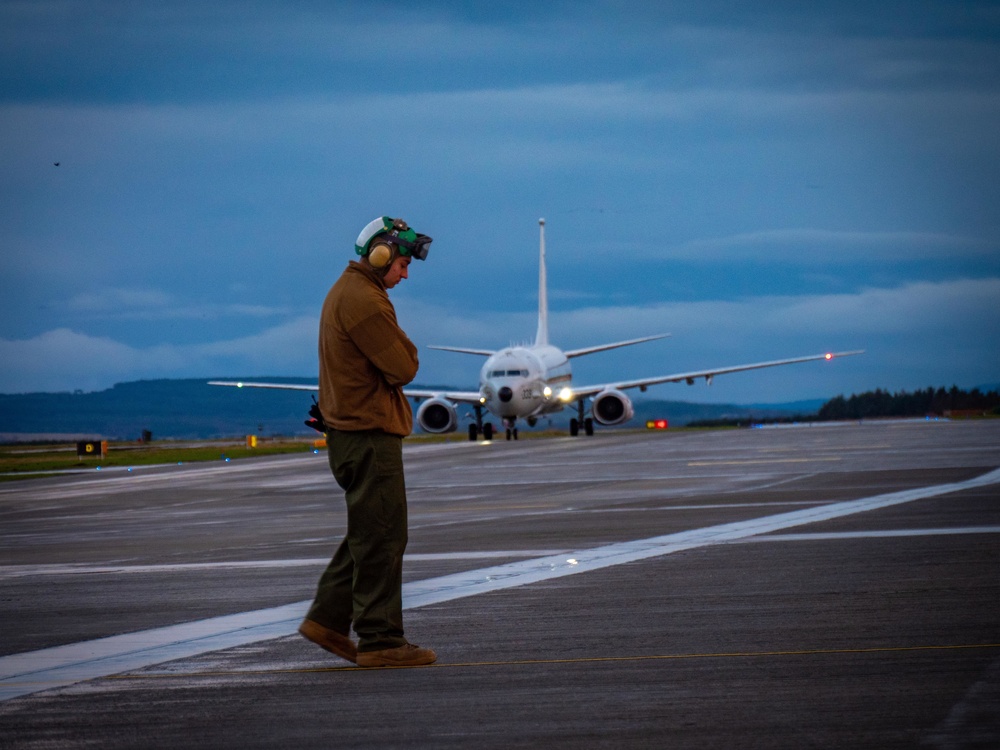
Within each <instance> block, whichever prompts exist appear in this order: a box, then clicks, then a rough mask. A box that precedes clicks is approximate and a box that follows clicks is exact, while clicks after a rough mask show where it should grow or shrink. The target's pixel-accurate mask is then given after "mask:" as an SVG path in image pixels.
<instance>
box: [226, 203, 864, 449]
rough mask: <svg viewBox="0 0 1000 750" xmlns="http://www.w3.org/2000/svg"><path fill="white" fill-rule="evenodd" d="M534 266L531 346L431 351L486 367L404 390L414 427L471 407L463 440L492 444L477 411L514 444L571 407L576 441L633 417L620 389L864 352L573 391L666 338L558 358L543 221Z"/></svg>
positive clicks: (430, 428) (446, 424)
mask: <svg viewBox="0 0 1000 750" xmlns="http://www.w3.org/2000/svg"><path fill="white" fill-rule="evenodd" d="M538 224H539V234H540V240H539V265H538V331H537V333H536V334H535V343H533V344H530V345H523V346H509V347H507V348H505V349H500V350H498V351H493V350H491V349H469V348H464V347H454V346H431V347H428V348H430V349H439V350H443V351H450V352H460V353H463V354H475V355H479V356H483V357H486V358H487V359H486V363H485V364H484V365H483V367H482V369H481V370H480V372H479V390H478V391H443V390H420V389H410V388H407V389H404V390H403V393H404V394H405V395H406V396H408V397H410V398H413V399H415V400H416V401H418V402H420V401H423V403H422V404H420V407H419V408H418V409H417V424H418V425H420V427H421V428H422V429H423V430H425V431H426V432H431V433H445V432H454V431H455V430H456V429H457V428H458V422H459V418H458V410H457V408H456V407H457V405H458V404H470V405H471V406H472V407H473V409H474V411H475V422H474V423H473V424H470V425H469V439H470V440H476V439H478V437H479V435H482V436H483V438H484V439H485V440H492V439H493V425H492V424H491V423H489V422H486V423H484V422H483V409H484V408H485V409H486V410H488V411H489V412H490V413H491V414H494V415H495V416H497V417H499V418H500V419H501V420H502V422H503V425H504V427H505V429H506V437H507V439H508V440H510V439H511V438H513V439H515V440H516V439H517V420H518V419H523V420H525V421H526V422H527V423H528V424H529V425H532V426H534V424H535V423H536V422H537V420H538V418H539V417H541V416H544V415H546V414H552V413H553V412H557V411H561V410H562V409H563V408H564V407H566V406H567V405H568V404H571V403H572V402H574V401H575V402H576V410H577V416H576V417H574V418H572V419H570V423H569V431H570V434H571V435H573V436H576V435H578V434H579V431H580V428H581V427H582V428H583V430H584V432H585V433H586V434H587V435H593V434H594V422H597V423H598V424H601V425H607V426H610V425H618V424H622V423H623V422H627V421H628V420H629V419H631V418H632V416H633V415H634V414H635V411H634V409H633V407H632V401H631V399H629V397H628V396H627V395H625V393H624V392H623V391H626V390H628V389H630V388H638V389H640V390H642V391H645V390H646V388H647V387H648V386H651V385H657V384H659V383H679V382H681V381H684V382H686V383H687V384H688V385H694V382H695V380H696V379H698V378H705V382H706V383H708V384H709V385H711V383H712V378H714V377H715V376H716V375H724V374H726V373H730V372H742V371H744V370H759V369H761V368H764V367H778V366H779V365H791V364H795V363H797V362H810V361H812V360H831V359H833V358H834V357H848V356H851V355H854V354H862V353H863V351H861V350H859V351H850V352H835V353H827V354H813V355H810V356H808V357H794V358H792V359H779V360H773V361H771V362H754V363H753V364H748V365H734V366H731V367H717V368H714V369H710V370H695V371H692V372H681V373H675V374H673V375H658V376H655V377H651V378H637V379H634V380H619V381H615V382H613V383H603V384H601V385H588V386H573V384H572V373H571V368H570V363H569V361H570V360H571V359H573V358H574V357H581V356H583V355H584V354H593V353H594V352H602V351H606V350H608V349H617V348H618V347H622V346H631V345H633V344H641V343H643V342H645V341H654V340H656V339H662V338H666V337H667V336H669V335H670V334H668V333H664V334H659V335H656V336H646V337H643V338H638V339H629V340H628V341H617V342H615V343H613V344H602V345H600V346H591V347H586V348H584V349H573V350H571V351H568V352H564V351H562V350H561V349H559V348H558V347H555V346H553V345H552V344H550V343H549V320H548V299H547V291H546V289H547V284H546V278H545V219H539V220H538ZM210 385H227V386H236V387H238V388H280V389H291V390H310V391H315V390H318V386H315V385H289V384H283V383H246V382H233V381H211V383H210ZM588 398H589V399H590V414H591V416H585V409H586V407H585V402H586V400H587V399H588Z"/></svg>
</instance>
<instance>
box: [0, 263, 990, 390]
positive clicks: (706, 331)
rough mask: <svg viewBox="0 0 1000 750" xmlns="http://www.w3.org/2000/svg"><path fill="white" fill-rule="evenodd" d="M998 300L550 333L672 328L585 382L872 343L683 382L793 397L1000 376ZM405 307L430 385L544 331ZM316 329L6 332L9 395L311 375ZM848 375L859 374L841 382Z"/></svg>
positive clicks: (827, 304) (767, 312) (881, 298)
mask: <svg viewBox="0 0 1000 750" xmlns="http://www.w3.org/2000/svg"><path fill="white" fill-rule="evenodd" d="M997 299H1000V278H991V279H966V280H958V281H948V282H941V283H926V282H922V283H915V284H908V285H904V286H900V287H897V288H891V289H867V290H863V291H861V292H858V293H854V294H841V295H820V296H813V297H783V296H773V297H760V298H752V299H746V300H736V301H701V302H676V303H668V304H657V305H646V306H620V307H589V308H582V309H577V310H572V311H567V312H554V313H550V332H551V338H552V340H553V342H554V343H556V344H557V345H558V346H560V347H563V348H567V349H568V348H574V347H578V346H586V345H591V344H599V343H605V342H610V341H616V340H622V339H628V338H635V337H638V336H643V335H648V334H655V333H668V332H669V333H673V338H671V339H668V340H666V341H664V342H658V343H656V344H646V345H642V346H637V347H629V348H628V349H624V350H621V351H619V352H618V353H617V354H615V355H614V356H607V355H595V356H594V357H593V358H588V357H585V358H582V359H580V360H576V361H575V362H574V369H575V371H576V372H577V380H578V381H580V380H584V379H585V380H587V381H589V382H606V381H609V380H615V379H620V378H623V377H633V376H636V377H637V376H641V375H653V374H666V373H669V372H680V371H686V370H689V369H695V368H701V367H714V366H719V365H725V364H738V363H742V362H755V361H761V360H766V359H777V358H782V357H791V356H800V355H807V354H818V353H822V352H823V351H826V350H830V349H855V348H863V349H867V350H868V353H867V354H866V355H865V357H863V358H857V359H858V361H856V362H855V361H850V363H849V364H843V363H838V367H837V368H836V369H832V370H830V369H827V370H805V371H802V370H796V371H795V372H791V371H789V372H785V371H784V368H782V371H780V372H779V371H768V372H767V373H766V374H765V375H753V376H751V375H749V374H747V375H738V376H732V378H731V379H727V378H720V379H719V381H720V383H721V387H718V388H714V390H712V391H700V392H698V393H697V394H695V393H693V392H683V393H682V396H683V397H684V398H688V399H695V400H697V399H702V400H712V399H723V400H724V399H726V398H732V397H733V396H732V395H731V394H734V393H737V394H740V397H741V398H743V399H744V400H764V399H768V398H777V399H778V400H788V399H790V398H793V397H794V398H799V397H801V398H809V397H815V396H816V395H817V394H820V395H822V394H823V393H825V392H829V391H835V392H840V391H847V392H851V391H852V390H854V391H861V390H866V389H869V388H876V387H891V388H904V387H907V388H917V387H926V386H927V385H932V384H933V385H944V384H950V383H954V382H957V383H960V384H962V385H964V386H972V385H976V384H980V383H986V382H993V381H994V380H996V379H997V377H998V375H1000V353H998V351H997V349H996V347H995V346H993V344H994V343H995V341H997V340H998V339H1000V311H998V310H997V308H996V304H995V302H996V300H997ZM397 307H398V311H399V317H400V320H401V321H402V324H403V327H404V329H405V330H406V331H407V333H408V334H409V335H410V337H411V338H412V339H413V340H414V341H415V342H416V343H417V344H418V345H419V346H420V347H421V354H420V356H421V371H420V374H419V376H418V379H419V380H420V382H422V383H435V384H451V385H456V386H474V384H475V382H476V376H477V373H478V369H479V367H480V366H481V364H482V362H481V360H480V359H479V358H474V357H469V356H466V355H459V354H453V353H447V352H436V351H433V350H430V349H427V348H426V347H427V345H429V344H445V345H449V344H450V345H458V346H461V345H466V346H474V347H485V348H501V347H503V346H506V345H508V344H511V343H518V342H520V343H523V342H526V341H529V340H530V339H532V338H533V337H534V333H535V323H536V319H535V315H534V313H533V312H532V313H525V312H518V313H499V314H489V315H487V314H484V313H481V312H476V311H469V312H466V313H456V312H451V311H448V310H445V309H442V308H438V307H436V306H434V305H431V304H428V303H426V302H421V301H416V300H409V299H403V300H400V302H399V303H398V305H397ZM316 331H317V319H316V318H315V317H313V316H302V317H299V318H296V319H294V320H292V321H289V322H287V323H284V324H282V325H278V326H271V327H267V328H265V329H263V330H261V331H260V332H258V333H256V334H254V335H251V336H241V337H237V338H233V339H222V340H218V341H214V342H209V343H201V344H191V345H184V346H180V345H155V346H149V347H134V346H128V345H125V344H122V343H120V342H117V341H114V340H112V339H109V338H105V337H94V336H87V335H84V334H81V333H77V332H74V331H72V330H69V329H65V328H62V329H56V330H52V331H48V332H46V333H43V334H41V335H39V336H36V337H34V338H31V339H27V340H8V339H0V362H3V363H4V365H3V366H2V368H0V392H4V393H17V392H29V391H65V390H74V389H83V390H95V389H102V388H107V387H110V386H111V385H113V384H114V383H116V382H123V381H128V380H135V379H141V378H164V377H203V376H204V377H209V376H234V377H235V376H241V377H243V376H249V375H297V376H310V375H314V374H315V373H316V368H317V365H316ZM762 342H763V343H762ZM845 362H848V361H845ZM792 369H794V368H789V370H792ZM845 373H850V375H851V378H852V380H851V381H850V382H847V383H845V382H844V381H835V380H830V379H832V378H837V377H844V376H845ZM824 378H825V379H826V380H824ZM727 383H731V385H727ZM831 395H835V393H834V394H831ZM672 397H677V394H676V392H675V393H673V394H672Z"/></svg>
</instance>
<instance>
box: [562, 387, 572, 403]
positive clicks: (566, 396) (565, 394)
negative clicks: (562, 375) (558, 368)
mask: <svg viewBox="0 0 1000 750" xmlns="http://www.w3.org/2000/svg"><path fill="white" fill-rule="evenodd" d="M559 400H560V401H572V400H573V391H571V390H570V389H569V388H563V389H562V390H561V391H559Z"/></svg>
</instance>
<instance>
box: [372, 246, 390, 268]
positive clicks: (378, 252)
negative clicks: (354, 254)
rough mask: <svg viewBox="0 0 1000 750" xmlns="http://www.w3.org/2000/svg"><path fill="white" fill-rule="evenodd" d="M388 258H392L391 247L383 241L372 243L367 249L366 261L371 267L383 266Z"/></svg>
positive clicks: (387, 261)
mask: <svg viewBox="0 0 1000 750" xmlns="http://www.w3.org/2000/svg"><path fill="white" fill-rule="evenodd" d="M390 260H392V248H391V247H390V246H389V245H387V244H385V243H384V242H382V243H379V244H378V245H373V246H372V249H371V250H369V251H368V262H369V263H371V264H372V268H385V267H386V266H387V265H389V261H390Z"/></svg>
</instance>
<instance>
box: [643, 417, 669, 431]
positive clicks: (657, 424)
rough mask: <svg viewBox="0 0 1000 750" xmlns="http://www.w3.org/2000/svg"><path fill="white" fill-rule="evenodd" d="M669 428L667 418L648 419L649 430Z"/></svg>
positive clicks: (647, 426)
mask: <svg viewBox="0 0 1000 750" xmlns="http://www.w3.org/2000/svg"><path fill="white" fill-rule="evenodd" d="M667 428H668V423H667V420H665V419H648V420H646V429H647V430H666V429H667Z"/></svg>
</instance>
